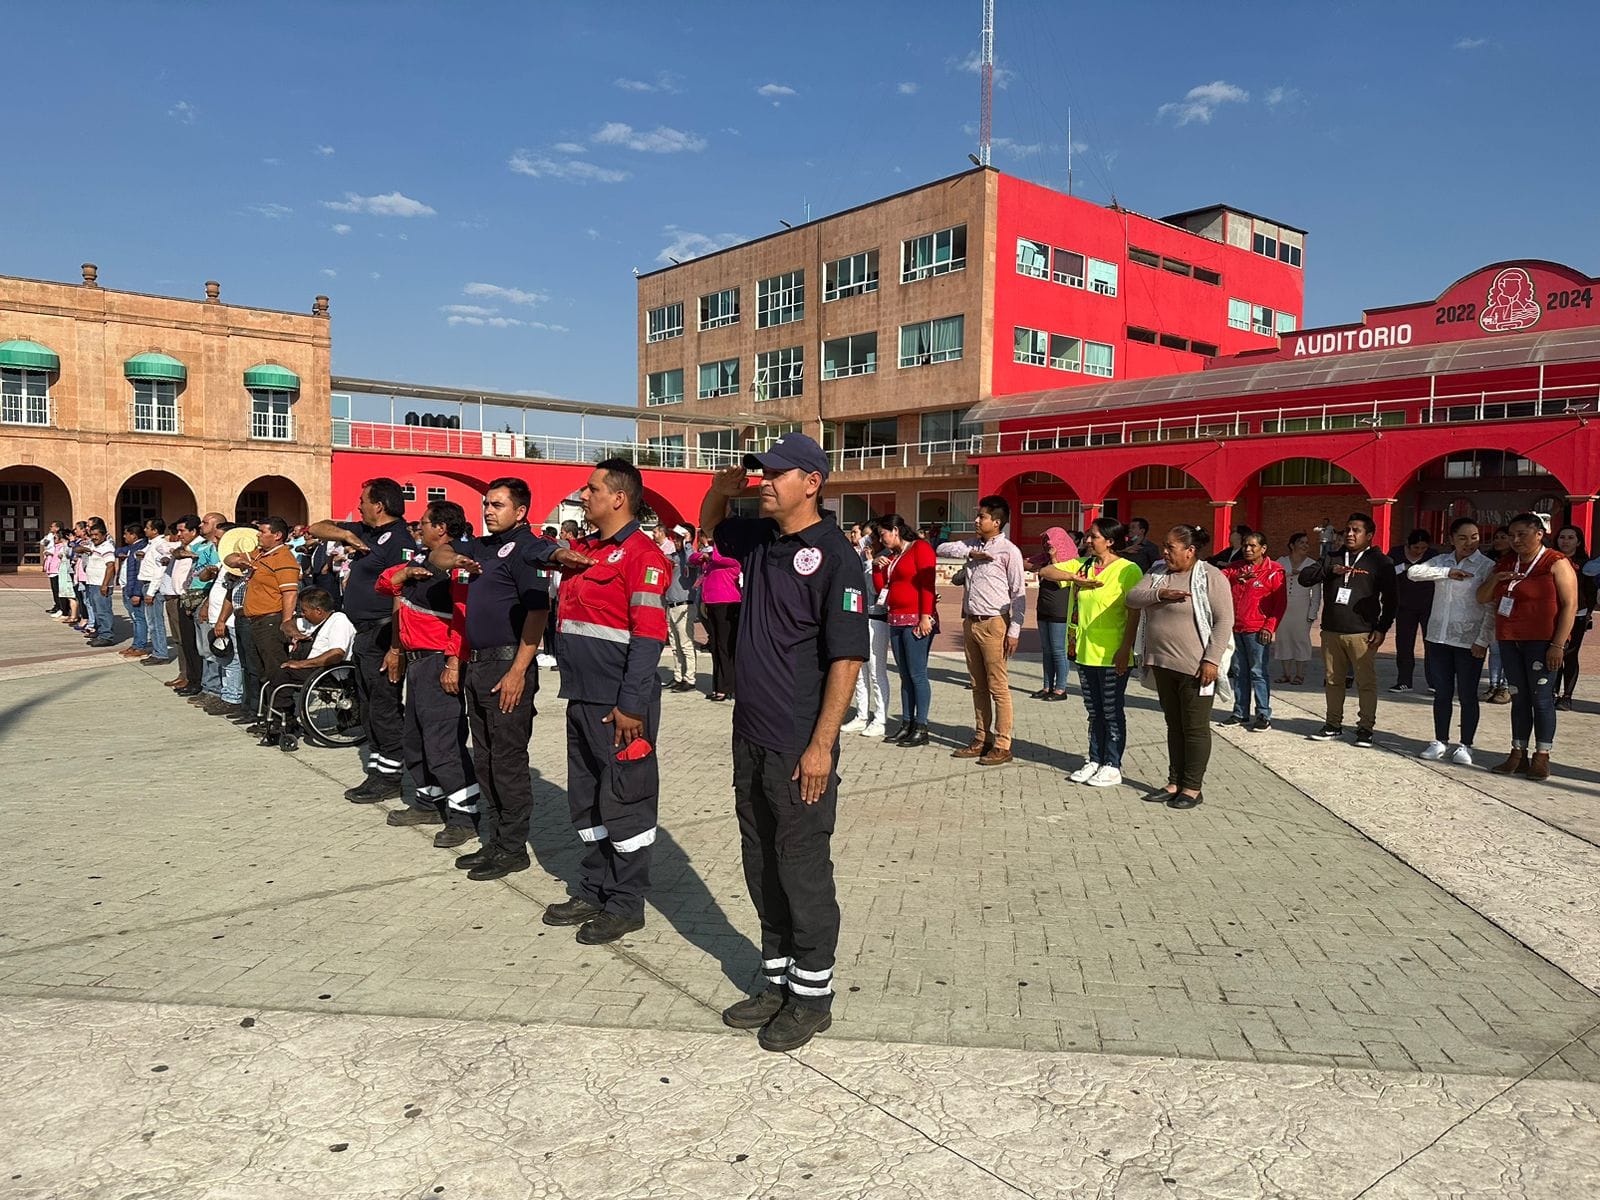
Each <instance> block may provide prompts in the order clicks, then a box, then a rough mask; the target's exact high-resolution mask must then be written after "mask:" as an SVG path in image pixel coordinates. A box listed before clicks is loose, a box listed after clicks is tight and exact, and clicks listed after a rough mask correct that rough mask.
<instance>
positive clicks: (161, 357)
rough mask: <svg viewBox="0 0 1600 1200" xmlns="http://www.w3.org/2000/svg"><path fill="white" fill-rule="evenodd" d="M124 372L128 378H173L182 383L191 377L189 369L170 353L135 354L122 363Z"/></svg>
mask: <svg viewBox="0 0 1600 1200" xmlns="http://www.w3.org/2000/svg"><path fill="white" fill-rule="evenodd" d="M122 374H123V375H124V376H125V377H127V378H128V379H172V380H176V381H177V382H178V383H182V382H183V381H184V380H186V379H188V378H189V369H188V368H187V367H185V366H184V365H183V364H182V363H181V362H179V361H178V360H177V359H175V358H173V357H172V355H170V354H157V353H155V352H154V351H152V352H151V353H149V354H135V355H134V356H133V357H132V358H130V359H129V360H128V361H127V362H125V363H123V364H122Z"/></svg>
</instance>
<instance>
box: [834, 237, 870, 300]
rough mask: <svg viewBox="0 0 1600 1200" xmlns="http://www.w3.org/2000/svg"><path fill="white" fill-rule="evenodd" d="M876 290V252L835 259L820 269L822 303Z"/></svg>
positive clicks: (864, 251) (865, 251) (868, 251)
mask: <svg viewBox="0 0 1600 1200" xmlns="http://www.w3.org/2000/svg"><path fill="white" fill-rule="evenodd" d="M877 290H878V252H877V251H876V250H863V251H862V252H861V253H860V254H848V255H846V256H845V257H844V258H836V259H834V260H833V261H832V262H831V263H828V264H827V265H826V266H824V267H823V268H822V302H823V303H824V304H826V303H827V302H828V301H829V300H843V299H844V298H845V297H846V296H859V295H862V294H863V293H866V292H875V291H877Z"/></svg>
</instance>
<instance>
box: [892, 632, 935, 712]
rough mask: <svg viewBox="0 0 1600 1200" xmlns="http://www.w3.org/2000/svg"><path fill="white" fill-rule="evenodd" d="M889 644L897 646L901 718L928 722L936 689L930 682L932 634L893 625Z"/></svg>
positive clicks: (896, 658) (895, 654) (895, 650)
mask: <svg viewBox="0 0 1600 1200" xmlns="http://www.w3.org/2000/svg"><path fill="white" fill-rule="evenodd" d="M889 644H890V645H892V646H893V647H894V661H895V665H896V666H897V667H899V668H900V719H901V720H902V721H912V722H914V723H916V724H918V725H926V724H927V723H928V702H929V701H930V700H931V699H932V696H933V688H932V687H931V686H930V685H929V683H928V651H929V649H931V648H932V646H933V637H932V635H931V634H930V635H929V636H928V637H925V638H919V637H918V636H917V627H916V626H915V625H891V626H890V627H889Z"/></svg>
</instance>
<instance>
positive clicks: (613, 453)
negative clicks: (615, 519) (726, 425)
mask: <svg viewBox="0 0 1600 1200" xmlns="http://www.w3.org/2000/svg"><path fill="white" fill-rule="evenodd" d="M341 446H342V447H348V448H349V449H352V450H396V451H402V452H409V453H413V454H446V455H452V456H456V457H465V458H521V459H531V460H536V461H545V462H558V463H594V462H599V461H600V460H601V459H603V458H625V459H627V460H628V461H629V462H632V463H635V464H637V465H638V466H641V467H663V468H666V469H668V470H687V471H709V470H715V469H716V468H718V467H725V466H729V465H731V464H733V463H735V462H737V461H738V460H739V457H740V455H741V454H742V453H743V451H740V450H722V449H716V450H711V449H701V448H699V447H695V446H661V445H654V444H652V443H650V442H648V441H645V442H639V441H618V440H617V439H615V438H599V437H557V436H554V435H551V434H542V433H526V434H524V433H495V432H492V431H479V430H476V429H435V428H432V427H430V426H426V425H390V424H388V423H387V422H380V421H351V422H349V437H348V440H345V441H342V442H341Z"/></svg>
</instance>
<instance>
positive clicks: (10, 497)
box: [0, 263, 332, 571]
mask: <svg viewBox="0 0 1600 1200" xmlns="http://www.w3.org/2000/svg"><path fill="white" fill-rule="evenodd" d="M97 276H98V272H97V270H96V268H95V267H94V265H93V264H89V263H86V264H84V268H83V283H82V284H81V285H73V284H65V283H51V282H44V281H40V280H33V279H16V278H11V277H6V276H0V571H15V570H17V569H18V568H19V567H20V568H24V569H27V568H31V567H33V566H35V565H36V564H37V562H38V545H37V542H38V539H39V537H40V536H41V531H42V530H43V529H44V528H46V527H47V526H48V524H49V522H50V521H52V520H67V519H81V518H84V517H89V516H101V517H104V518H105V519H106V521H107V523H108V524H109V523H113V522H115V523H116V524H119V525H120V524H121V523H122V522H125V521H129V520H135V519H139V518H142V517H145V516H149V515H153V514H154V515H160V516H162V517H164V518H165V519H167V520H171V519H172V518H174V517H178V516H182V515H183V514H185V513H204V512H207V511H208V510H217V511H219V512H222V513H225V514H227V515H228V516H229V517H231V518H233V519H236V520H249V519H255V518H259V517H264V516H267V515H269V514H270V515H274V516H282V517H285V518H287V519H288V520H290V521H304V520H305V519H307V517H308V516H310V515H311V514H319V513H324V512H328V511H330V497H329V480H330V477H331V462H332V450H331V440H332V427H331V423H330V421H329V411H328V379H329V345H330V339H329V328H328V308H327V298H326V297H323V296H319V297H317V299H316V303H315V305H314V308H313V311H312V313H311V314H309V315H305V314H300V313H287V312H275V311H271V310H267V309H260V308H242V307H239V306H237V305H232V304H224V303H222V302H221V300H220V298H219V295H220V288H219V287H218V285H217V284H216V283H214V282H208V283H207V284H206V298H205V299H204V300H183V299H176V298H173V297H167V296H147V295H142V294H139V293H136V292H118V291H110V290H107V289H104V288H102V287H100V286H99V283H98V278H97Z"/></svg>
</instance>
